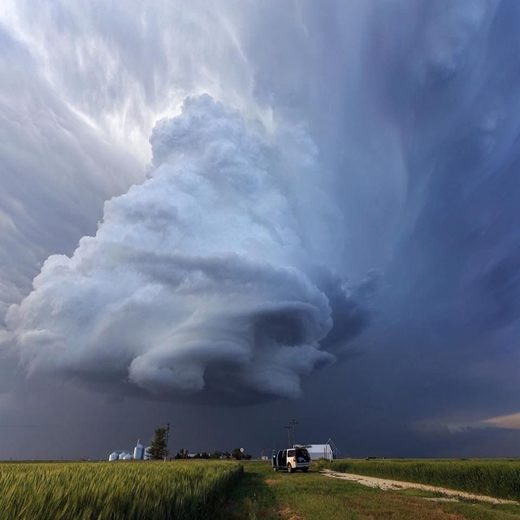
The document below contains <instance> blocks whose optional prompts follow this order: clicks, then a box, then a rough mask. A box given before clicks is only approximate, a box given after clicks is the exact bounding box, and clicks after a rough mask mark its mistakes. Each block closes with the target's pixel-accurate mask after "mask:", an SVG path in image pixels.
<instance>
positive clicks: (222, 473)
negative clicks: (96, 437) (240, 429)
mask: <svg viewBox="0 0 520 520" xmlns="http://www.w3.org/2000/svg"><path fill="white" fill-rule="evenodd" d="M241 473H242V467H241V466H240V465H239V464H236V463H232V462H230V463H226V462H204V463H196V462H195V463H194V462H189V463H186V462H177V461H176V462H169V463H164V462H146V463H139V462H134V463H132V462H123V463H27V464H23V463H20V464H12V463H6V464H0V520H14V519H19V520H24V519H27V520H29V519H30V520H47V519H48V520H68V519H74V520H76V519H78V520H93V519H98V520H109V519H110V520H119V519H121V520H123V519H136V520H137V519H143V520H147V519H150V520H153V519H166V518H175V519H179V520H181V519H195V518H196V519H199V518H200V519H205V518H208V519H209V518H211V519H213V518H215V510H218V509H219V507H220V505H221V504H222V501H223V499H225V498H226V497H227V495H228V494H229V492H230V490H231V489H232V487H233V486H234V484H235V483H236V481H237V480H238V479H239V478H240V475H241Z"/></svg>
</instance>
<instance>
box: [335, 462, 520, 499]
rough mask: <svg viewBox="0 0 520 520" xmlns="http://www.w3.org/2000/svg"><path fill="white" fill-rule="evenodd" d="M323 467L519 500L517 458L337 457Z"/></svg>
mask: <svg viewBox="0 0 520 520" xmlns="http://www.w3.org/2000/svg"><path fill="white" fill-rule="evenodd" d="M327 467H330V468H331V469H333V470H335V471H342V472H347V473H357V474H360V475H368V476H371V477H381V478H388V479H393V480H404V481H408V482H420V483H422V484H430V485H433V486H441V487H447V488H453V489H459V490H462V491H469V492H472V493H478V494H482V495H489V496H493V497H499V498H507V499H512V500H520V460H496V459H495V460H420V459H416V460H414V459H409V460H391V459H384V460H383V459H376V460H337V461H334V462H332V463H331V464H330V465H327Z"/></svg>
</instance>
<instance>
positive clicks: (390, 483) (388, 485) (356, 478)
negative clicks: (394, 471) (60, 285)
mask: <svg viewBox="0 0 520 520" xmlns="http://www.w3.org/2000/svg"><path fill="white" fill-rule="evenodd" d="M321 473H322V474H323V475H325V476H326V477H329V478H339V479H343V480H350V481H352V482H357V483H358V484H362V485H363V486H368V487H372V488H378V489H382V490H383V491H387V490H399V489H420V490H423V491H430V492H433V493H441V494H442V495H444V496H446V497H451V498H456V499H462V500H475V501H479V502H488V503H490V504H514V505H520V502H516V501H514V500H505V499H502V498H494V497H488V496H486V495H474V494H472V493H466V492H465V491H457V490H455V489H447V488H442V487H437V486H429V485H426V484H416V483H414V482H403V481H401V480H388V479H384V478H376V477H367V476H366V475H354V474H353V473H340V472H338V471H331V470H330V469H324V470H322V471H321Z"/></svg>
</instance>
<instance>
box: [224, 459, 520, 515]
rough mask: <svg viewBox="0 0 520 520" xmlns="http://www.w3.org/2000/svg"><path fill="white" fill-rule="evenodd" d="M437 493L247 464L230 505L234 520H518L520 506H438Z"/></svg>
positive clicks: (465, 504) (227, 512)
mask: <svg viewBox="0 0 520 520" xmlns="http://www.w3.org/2000/svg"><path fill="white" fill-rule="evenodd" d="M432 498H439V497H438V495H437V494H435V493H428V492H420V491H416V490H404V491H381V490H378V489H372V488H368V487H365V486H362V485H360V484H357V483H355V482H348V481H344V480H336V479H332V478H326V477H324V476H323V475H320V474H319V472H318V468H317V467H315V468H314V469H312V470H311V471H310V472H309V473H307V474H303V473H296V474H291V475H288V474H287V473H275V472H273V471H272V470H271V468H270V466H269V465H268V464H266V463H263V462H247V463H245V464H244V475H243V478H242V479H241V480H240V481H239V482H238V483H237V485H236V486H235V488H234V489H233V491H232V492H231V495H230V502H229V504H228V505H227V506H226V508H225V510H224V512H225V518H228V519H229V520H239V519H247V520H256V519H265V520H273V519H278V520H280V519H282V520H339V519H341V520H343V519H362V520H365V519H366V520H368V519H377V520H383V519H385V520H386V519H389V518H391V519H395V520H417V519H426V520H428V519H432V520H441V519H450V520H461V519H469V520H513V519H517V520H518V519H519V518H520V507H518V506H509V505H506V506H504V505H501V506H495V505H491V504H482V503H472V502H437V501H432V500H431V499H432Z"/></svg>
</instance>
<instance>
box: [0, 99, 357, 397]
mask: <svg viewBox="0 0 520 520" xmlns="http://www.w3.org/2000/svg"><path fill="white" fill-rule="evenodd" d="M151 144H152V150H153V165H154V169H153V171H151V173H150V175H149V178H148V179H147V180H146V181H145V182H144V183H143V184H141V185H136V186H133V187H132V188H131V189H130V190H129V192H128V193H127V194H125V195H121V196H119V197H115V198H113V199H111V200H110V201H108V202H107V203H106V204H105V210H104V216H103V221H102V222H101V223H100V225H99V229H98V231H97V233H96V236H95V237H84V238H82V239H81V241H80V244H79V247H78V248H77V249H76V251H75V252H74V254H73V255H72V257H70V258H68V257H66V256H58V255H56V256H51V257H50V258H49V259H48V260H47V261H46V262H45V264H44V266H43V268H42V271H41V273H40V274H39V275H38V276H37V278H36V279H35V281H34V290H33V292H32V293H31V294H30V295H29V296H28V297H27V298H25V299H24V301H23V302H22V303H21V304H20V305H15V306H12V307H11V309H10V311H9V313H8V315H7V324H8V327H9V329H10V330H12V331H13V332H14V336H15V338H16V341H17V344H18V347H19V349H20V353H21V356H22V360H23V364H24V365H25V367H26V368H27V370H28V372H29V373H31V372H37V371H40V370H42V371H51V372H52V371H57V372H60V373H62V374H69V375H71V376H74V377H76V378H80V379H84V380H85V381H87V382H88V381H89V380H90V379H92V380H93V381H96V380H105V381H106V382H107V383H110V384H112V385H121V386H125V385H129V386H135V387H137V388H139V389H141V390H144V391H146V392H148V393H149V394H150V395H152V396H159V397H161V398H168V397H170V398H175V397H179V395H185V394H188V395H190V394H197V393H200V392H203V391H205V392H206V393H210V394H211V399H212V400H218V399H220V400H223V401H228V400H229V401H240V400H244V396H248V395H249V398H252V396H253V395H257V396H258V397H260V396H262V397H266V396H271V397H278V396H281V397H296V396H298V395H299V394H300V378H301V377H302V376H306V375H309V374H310V373H311V372H312V371H313V370H315V369H316V368H318V367H320V366H324V365H327V364H329V363H331V362H333V361H334V359H335V358H334V355H333V354H331V353H329V352H327V351H325V350H323V349H322V348H321V347H320V342H321V341H322V340H324V339H326V338H327V336H328V334H329V333H330V331H331V330H332V329H333V327H334V323H333V319H332V313H333V312H334V309H333V308H332V306H331V305H332V304H334V305H337V306H338V307H339V308H340V309H341V310H343V311H344V310H345V309H349V310H347V311H346V312H343V315H342V325H341V328H342V329H343V330H342V334H343V335H345V337H347V336H348V335H350V336H351V335H355V334H356V333H357V332H358V330H357V329H358V328H359V326H358V322H359V318H360V317H361V316H362V313H361V314H360V311H359V309H358V308H357V305H355V302H353V301H352V297H351V296H348V295H347V287H346V284H345V282H344V281H341V280H339V279H336V278H334V275H333V273H331V272H328V271H327V269H326V266H325V265H324V264H322V260H323V259H324V258H325V257H326V255H332V254H333V250H331V249H330V248H329V249H328V250H321V254H320V255H316V254H313V251H315V249H313V248H310V247H307V244H309V243H312V244H314V245H316V243H315V241H314V240H313V237H312V236H309V231H308V229H306V227H305V226H304V225H303V223H302V222H303V221H304V216H303V215H300V214H299V213H298V211H299V210H298V200H299V193H298V189H302V188H301V187H303V188H304V189H309V186H310V184H311V183H312V182H313V178H314V179H315V181H314V182H317V180H318V179H319V165H318V164H317V162H316V157H315V152H314V146H313V143H312V141H311V140H310V139H309V138H308V137H307V136H305V135H303V136H302V133H301V130H300V131H298V132H297V133H296V134H295V135H293V134H292V133H291V132H289V131H287V130H286V131H283V132H282V133H280V134H278V133H277V132H276V131H273V132H272V133H271V134H268V133H267V131H266V129H265V128H263V126H262V125H261V124H260V123H259V122H258V121H245V120H244V119H243V118H242V116H241V115H240V114H239V113H237V112H235V111H233V110H231V109H228V108H226V107H224V106H223V105H222V104H221V103H218V102H216V101H214V100H213V99H212V98H211V97H210V96H208V95H202V96H199V97H195V98H188V99H186V100H185V102H184V104H183V106H182V113H181V114H180V115H178V116H177V117H175V118H173V119H167V120H162V121H160V122H159V123H158V124H157V125H156V127H155V128H154V131H153V134H152V138H151ZM286 150H289V151H290V154H291V155H290V161H288V158H287V157H286V155H287V153H288V152H287V151H286ZM315 193H316V198H315V200H314V205H315V206H314V207H316V208H321V207H322V205H324V204H326V203H327V201H326V200H320V199H319V193H320V190H319V188H318V187H317V189H316V190H315ZM306 212H307V218H308V217H309V214H310V216H311V218H314V219H322V222H321V223H320V225H321V226H323V227H324V228H330V226H332V225H334V223H333V221H332V218H333V217H334V212H333V211H329V212H328V214H329V217H330V218H329V219H327V218H325V217H324V216H323V212H322V211H321V210H320V211H318V212H315V214H314V215H312V213H313V207H312V206H311V207H307V208H306ZM313 227H314V228H315V227H316V226H313ZM331 284H332V286H331ZM326 286H328V287H329V288H330V290H331V292H332V293H333V294H332V296H333V298H332V299H329V298H328V295H327V292H326V290H324V289H320V287H326ZM331 302H332V303H331ZM338 310H339V309H338ZM349 313H350V314H351V318H352V319H351V327H352V330H349V327H348V326H347V327H346V330H345V323H346V324H348V323H349ZM336 336H337V334H336ZM340 339H341V338H336V340H337V341H338V340H340Z"/></svg>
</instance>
